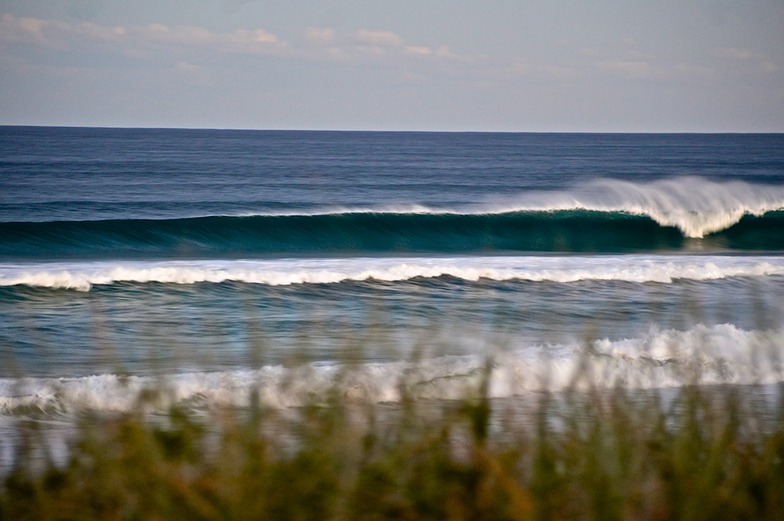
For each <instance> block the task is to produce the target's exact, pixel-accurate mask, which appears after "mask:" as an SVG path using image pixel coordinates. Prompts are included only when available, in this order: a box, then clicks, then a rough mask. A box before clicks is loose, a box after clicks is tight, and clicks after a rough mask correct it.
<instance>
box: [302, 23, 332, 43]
mask: <svg viewBox="0 0 784 521" xmlns="http://www.w3.org/2000/svg"><path fill="white" fill-rule="evenodd" d="M305 40H306V41H308V42H310V43H313V44H317V45H330V44H332V43H334V42H335V30H334V29H332V28H330V27H308V28H307V29H305Z"/></svg>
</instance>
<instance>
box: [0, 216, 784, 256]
mask: <svg viewBox="0 0 784 521" xmlns="http://www.w3.org/2000/svg"><path fill="white" fill-rule="evenodd" d="M783 229H784V211H772V212H768V213H765V214H764V215H762V216H748V215H747V216H745V217H742V218H740V219H739V221H738V222H737V223H736V224H734V225H732V226H730V227H729V228H726V229H724V230H722V231H720V232H716V233H714V234H712V235H710V236H709V237H707V238H705V239H703V240H702V241H701V242H700V247H702V248H705V249H709V248H718V249H739V250H771V249H772V250H781V249H784V234H782V233H781V230H783ZM688 245H689V241H688V240H687V239H686V238H685V236H684V235H683V233H682V232H681V231H680V230H678V229H677V228H674V227H671V226H661V225H659V224H657V223H656V222H655V221H653V220H652V219H651V218H649V217H647V216H640V215H632V214H628V213H623V212H615V211H613V212H600V211H594V210H549V211H513V212H507V213H492V214H489V213H480V214H454V213H353V212H350V213H336V214H323V215H291V216H271V215H264V216H249V217H217V216H214V217H201V218H190V219H171V220H133V219H131V220H113V221H60V222H47V223H32V222H26V223H2V224H0V257H6V258H17V259H19V258H36V259H39V258H47V257H49V258H63V257H70V258H74V257H88V258H89V257H110V258H111V257H140V256H144V257H149V256H159V257H167V258H171V257H175V258H176V257H186V258H187V257H195V258H198V257H219V258H221V257H226V256H232V257H241V256H258V255H261V256H264V255H280V254H289V255H308V254H362V253H370V254H372V253H407V252H445V253H458V252H466V253H474V252H494V251H497V252H511V251H527V252H625V251H645V250H678V249H683V248H685V247H687V246H688Z"/></svg>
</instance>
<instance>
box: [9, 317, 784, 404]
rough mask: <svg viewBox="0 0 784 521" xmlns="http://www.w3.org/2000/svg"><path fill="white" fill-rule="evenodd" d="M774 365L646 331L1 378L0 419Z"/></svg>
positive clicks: (654, 382)
mask: <svg viewBox="0 0 784 521" xmlns="http://www.w3.org/2000/svg"><path fill="white" fill-rule="evenodd" d="M782 361H784V330H771V331H746V330H742V329H738V328H736V327H735V326H733V325H731V324H723V325H717V326H713V327H707V326H704V325H697V326H695V327H693V328H692V329H690V330H687V331H678V330H658V329H655V328H654V329H651V330H650V331H649V332H648V333H646V334H645V335H643V336H641V337H638V338H628V339H621V340H611V339H600V340H595V341H592V342H589V343H588V344H579V343H575V344H571V345H528V346H524V347H521V348H519V349H518V350H516V351H511V352H508V351H507V352H501V353H498V354H496V355H495V356H493V357H492V358H491V360H490V363H489V364H488V362H487V359H485V358H483V357H480V356H460V357H457V356H452V357H441V358H434V359H425V360H421V361H419V362H388V363H364V364H358V365H353V366H341V365H338V364H326V363H323V362H322V363H319V364H313V365H307V366H302V367H294V368H287V367H283V366H266V367H262V368H260V369H256V370H236V371H222V372H205V373H199V372H191V373H185V374H173V375H169V376H167V377H162V378H154V377H144V376H120V375H115V374H101V375H93V376H86V377H82V378H26V379H20V380H15V379H2V380H0V412H2V413H3V414H16V413H23V414H24V413H27V412H30V411H43V412H51V413H55V412H68V411H72V410H79V409H84V408H87V409H94V410H104V411H128V410H132V409H134V408H137V407H147V408H152V409H153V410H164V409H166V408H168V407H171V406H172V405H175V404H177V405H185V406H193V407H212V406H245V405H247V404H248V403H249V400H250V399H251V396H252V395H255V397H256V398H257V399H258V401H259V402H260V403H262V404H264V405H266V406H270V407H298V406H302V405H305V404H309V403H314V402H316V403H317V402H319V400H323V399H324V397H326V396H329V395H330V393H332V392H336V393H338V394H339V395H342V396H344V397H345V398H347V399H349V400H357V401H367V402H374V403H381V402H398V401H400V400H401V399H402V398H403V397H404V395H405V396H413V397H417V398H421V399H456V398H464V397H466V393H470V392H471V391H472V390H476V389H478V386H479V385H480V384H481V382H482V381H483V379H484V378H485V375H486V374H489V387H488V392H489V395H490V396H491V397H494V398H502V397H510V396H516V395H521V394H525V393H527V392H531V391H541V390H544V389H547V390H552V391H559V390H564V389H567V388H574V389H578V390H587V389H592V388H611V387H613V386H622V387H626V388H664V387H679V386H683V385H691V384H703V385H709V384H771V383H777V382H782V381H784V364H783V363H782ZM488 368H489V373H488V371H487V370H488ZM151 389H154V390H156V391H157V392H155V393H151V392H150V390H151ZM142 396H145V397H146V398H145V399H142V398H141V397H142Z"/></svg>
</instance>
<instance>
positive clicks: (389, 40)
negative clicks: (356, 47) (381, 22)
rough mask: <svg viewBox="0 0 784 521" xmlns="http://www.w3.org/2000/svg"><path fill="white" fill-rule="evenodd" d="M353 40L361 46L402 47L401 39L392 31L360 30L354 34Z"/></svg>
mask: <svg viewBox="0 0 784 521" xmlns="http://www.w3.org/2000/svg"><path fill="white" fill-rule="evenodd" d="M354 40H355V41H356V42H358V43H359V44H361V45H369V46H377V47H400V46H401V45H403V39H402V38H401V37H400V36H398V35H397V34H395V33H393V32H392V31H368V30H366V29H360V30H359V31H357V32H355V33H354Z"/></svg>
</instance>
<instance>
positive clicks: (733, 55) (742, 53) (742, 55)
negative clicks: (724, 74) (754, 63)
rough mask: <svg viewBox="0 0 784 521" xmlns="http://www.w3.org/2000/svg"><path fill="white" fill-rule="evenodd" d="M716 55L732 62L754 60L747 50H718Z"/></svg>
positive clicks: (752, 54)
mask: <svg viewBox="0 0 784 521" xmlns="http://www.w3.org/2000/svg"><path fill="white" fill-rule="evenodd" d="M716 55H717V56H719V57H720V58H729V59H732V60H751V59H754V53H753V52H751V51H749V50H748V49H736V48H734V47H732V48H728V49H719V50H718V51H717V52H716Z"/></svg>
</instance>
